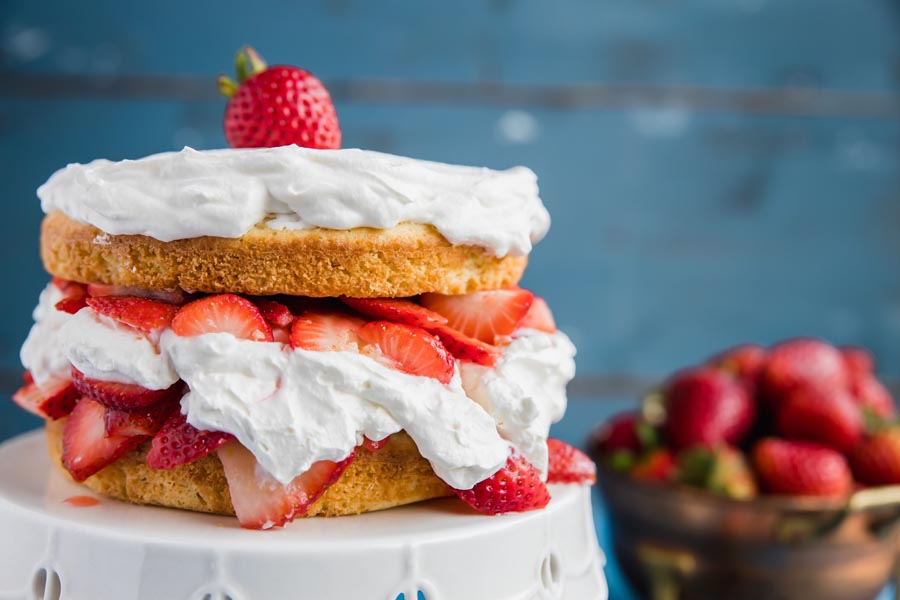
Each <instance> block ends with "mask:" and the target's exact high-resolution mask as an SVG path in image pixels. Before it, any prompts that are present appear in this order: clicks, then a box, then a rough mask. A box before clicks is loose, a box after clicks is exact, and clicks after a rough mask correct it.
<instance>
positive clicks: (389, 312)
mask: <svg viewBox="0 0 900 600" xmlns="http://www.w3.org/2000/svg"><path fill="white" fill-rule="evenodd" d="M341 301H342V302H343V303H344V304H346V305H347V306H349V307H350V308H352V309H353V310H355V311H356V312H358V313H362V314H364V315H366V316H367V317H373V318H375V319H378V320H384V321H393V322H394V323H402V324H403V325H412V326H414V327H423V328H425V329H428V328H429V327H436V326H438V325H446V324H447V319H446V318H445V317H443V316H441V315H439V314H437V313H436V312H434V311H433V310H428V309H427V308H425V307H424V306H420V305H418V304H416V303H415V302H412V301H411V300H407V299H405V298H346V297H342V298H341Z"/></svg>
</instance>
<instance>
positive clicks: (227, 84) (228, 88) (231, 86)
mask: <svg viewBox="0 0 900 600" xmlns="http://www.w3.org/2000/svg"><path fill="white" fill-rule="evenodd" d="M216 84H217V85H218V86H219V92H220V93H221V94H222V95H223V96H225V97H226V98H231V97H232V96H234V93H235V92H236V91H237V88H238V85H237V83H235V82H234V80H233V79H232V78H231V77H228V76H227V75H224V74H223V75H219V78H218V79H217V80H216Z"/></svg>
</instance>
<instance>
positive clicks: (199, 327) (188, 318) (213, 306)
mask: <svg viewBox="0 0 900 600" xmlns="http://www.w3.org/2000/svg"><path fill="white" fill-rule="evenodd" d="M172 331H174V332H175V333H176V334H178V335H180V336H193V335H202V334H204V333H230V334H231V335H233V336H234V337H236V338H239V339H243V340H253V341H256V342H271V341H272V340H273V337H272V327H270V326H269V324H268V323H267V322H266V320H265V319H264V318H263V316H262V314H261V313H260V312H259V309H258V308H256V306H255V305H254V304H253V303H252V302H250V301H249V300H247V299H246V298H241V297H240V296H235V295H234V294H219V295H217V296H207V297H206V298H201V299H200V300H194V301H193V302H191V303H190V304H186V305H184V306H182V307H181V309H180V310H179V311H178V314H176V315H175V318H174V319H173V320H172Z"/></svg>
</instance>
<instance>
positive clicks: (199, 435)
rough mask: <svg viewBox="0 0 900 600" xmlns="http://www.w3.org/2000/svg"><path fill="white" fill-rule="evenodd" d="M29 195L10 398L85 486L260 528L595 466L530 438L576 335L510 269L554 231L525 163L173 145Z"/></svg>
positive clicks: (526, 499) (499, 491)
mask: <svg viewBox="0 0 900 600" xmlns="http://www.w3.org/2000/svg"><path fill="white" fill-rule="evenodd" d="M273 69H274V68H273ZM279 69H284V68H281V67H279ZM256 76H258V74H256V75H247V77H245V78H244V79H245V81H242V82H241V84H242V86H241V87H243V86H244V85H248V84H250V83H252V82H253V80H254V79H253V77H256ZM319 101H321V99H319ZM38 196H39V197H40V199H41V205H42V208H43V210H44V212H45V213H46V217H45V219H44V223H43V226H42V231H41V255H42V258H43V261H44V265H45V267H46V269H47V270H48V271H49V273H50V274H51V275H52V280H51V281H50V282H49V284H48V285H47V287H46V288H45V289H44V290H43V292H42V293H41V296H40V302H39V303H38V306H37V308H36V309H35V311H34V320H35V323H34V326H33V327H32V329H31V332H30V333H29V335H28V338H27V340H26V341H25V344H24V345H23V347H22V351H21V358H22V362H23V364H24V366H25V368H26V373H25V383H24V385H23V387H22V388H21V389H20V390H19V391H18V392H17V393H16V394H15V396H14V400H15V402H16V403H18V404H19V405H20V406H22V407H23V408H25V409H26V410H29V411H31V412H33V413H35V414H37V415H39V416H40V417H42V418H44V419H46V432H47V440H48V445H49V450H50V455H51V457H52V458H53V459H54V460H55V461H56V462H57V463H58V464H59V466H60V467H61V468H62V470H63V471H64V472H65V473H66V474H67V475H68V476H69V477H71V478H72V479H73V480H75V481H77V482H81V483H83V484H84V485H85V486H87V487H89V488H90V489H92V490H94V491H96V492H98V493H101V494H105V495H108V496H111V497H114V498H118V499H120V500H124V501H129V502H134V503H139V504H151V505H160V506H168V507H176V508H182V509H188V510H194V511H202V512H209V513H218V514H233V515H236V516H237V518H238V519H239V521H240V524H241V525H242V526H244V527H248V528H261V529H266V528H270V527H274V526H281V525H284V524H286V523H288V522H289V521H291V520H292V519H294V518H295V517H300V516H314V515H323V516H337V515H347V514H356V513H361V512H367V511H372V510H379V509H384V508H389V507H393V506H399V505H403V504H408V503H412V502H418V501H422V500H427V499H430V498H436V497H441V496H454V495H455V496H457V497H459V498H460V499H461V500H462V501H464V502H466V503H468V504H469V505H470V506H471V507H472V508H473V509H474V510H475V511H478V512H481V513H486V514H498V513H505V512H520V511H527V510H533V509H540V508H543V507H544V506H546V504H547V503H548V502H549V500H550V491H549V490H548V487H547V483H548V482H554V481H558V482H582V483H583V482H592V481H593V465H592V464H591V463H590V461H589V460H588V459H587V458H586V457H585V456H584V455H583V454H581V453H580V452H578V451H577V450H575V449H573V448H571V447H569V446H566V445H565V444H562V443H561V442H557V441H551V442H550V443H549V444H548V432H549V427H550V425H551V424H552V423H554V422H555V421H557V420H559V419H560V418H561V417H562V416H563V413H564V411H565V407H566V384H567V383H568V382H569V381H570V380H571V378H572V377H573V376H574V370H575V365H574V361H573V357H574V354H575V349H574V347H573V345H572V343H571V342H570V341H569V339H568V338H567V337H566V336H565V334H563V333H562V332H560V331H558V330H557V329H556V325H555V324H554V319H553V316H552V314H551V312H550V309H549V308H548V306H547V304H546V303H545V302H544V301H543V300H542V299H541V298H540V297H538V296H535V295H534V294H533V293H532V292H531V291H528V290H526V289H523V288H521V287H518V282H519V278H520V277H521V275H522V272H523V270H524V267H525V264H526V261H527V255H528V253H529V252H530V251H531V249H532V244H534V243H535V242H537V241H538V240H540V239H541V238H542V237H543V236H544V234H545V233H546V231H547V229H548V227H549V217H548V214H547V211H546V210H545V208H544V206H543V204H542V203H541V200H540V198H539V196H538V188H537V184H536V178H535V176H534V174H533V173H532V172H531V171H530V170H528V169H526V168H523V167H517V168H514V169H511V170H507V171H492V170H489V169H483V168H473V167H462V166H453V165H446V164H438V163H433V162H425V161H418V160H413V159H409V158H403V157H399V156H392V155H388V154H382V153H377V152H370V151H364V150H333V149H321V148H303V147H299V146H298V145H285V146H280V147H272V148H244V149H225V150H212V151H195V150H192V149H190V148H185V149H184V150H182V151H180V152H170V153H163V154H157V155H154V156H149V157H147V158H141V159H138V160H127V161H122V162H111V161H107V160H96V161H93V162H91V163H88V164H71V165H69V166H67V167H66V168H65V169H62V170H60V171H58V172H57V173H55V174H54V175H53V176H52V177H51V178H50V179H49V181H48V182H47V183H46V184H44V185H43V186H42V187H41V188H40V189H39V190H38Z"/></svg>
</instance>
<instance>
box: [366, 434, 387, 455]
mask: <svg viewBox="0 0 900 600" xmlns="http://www.w3.org/2000/svg"><path fill="white" fill-rule="evenodd" d="M390 439H391V437H390V436H388V437H386V438H383V439H380V440H378V441H374V440H370V439H369V438H368V437H365V436H363V443H362V447H363V448H365V449H366V450H368V451H369V452H378V451H379V450H381V449H382V448H384V446H385V444H387V443H388V440H390Z"/></svg>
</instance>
